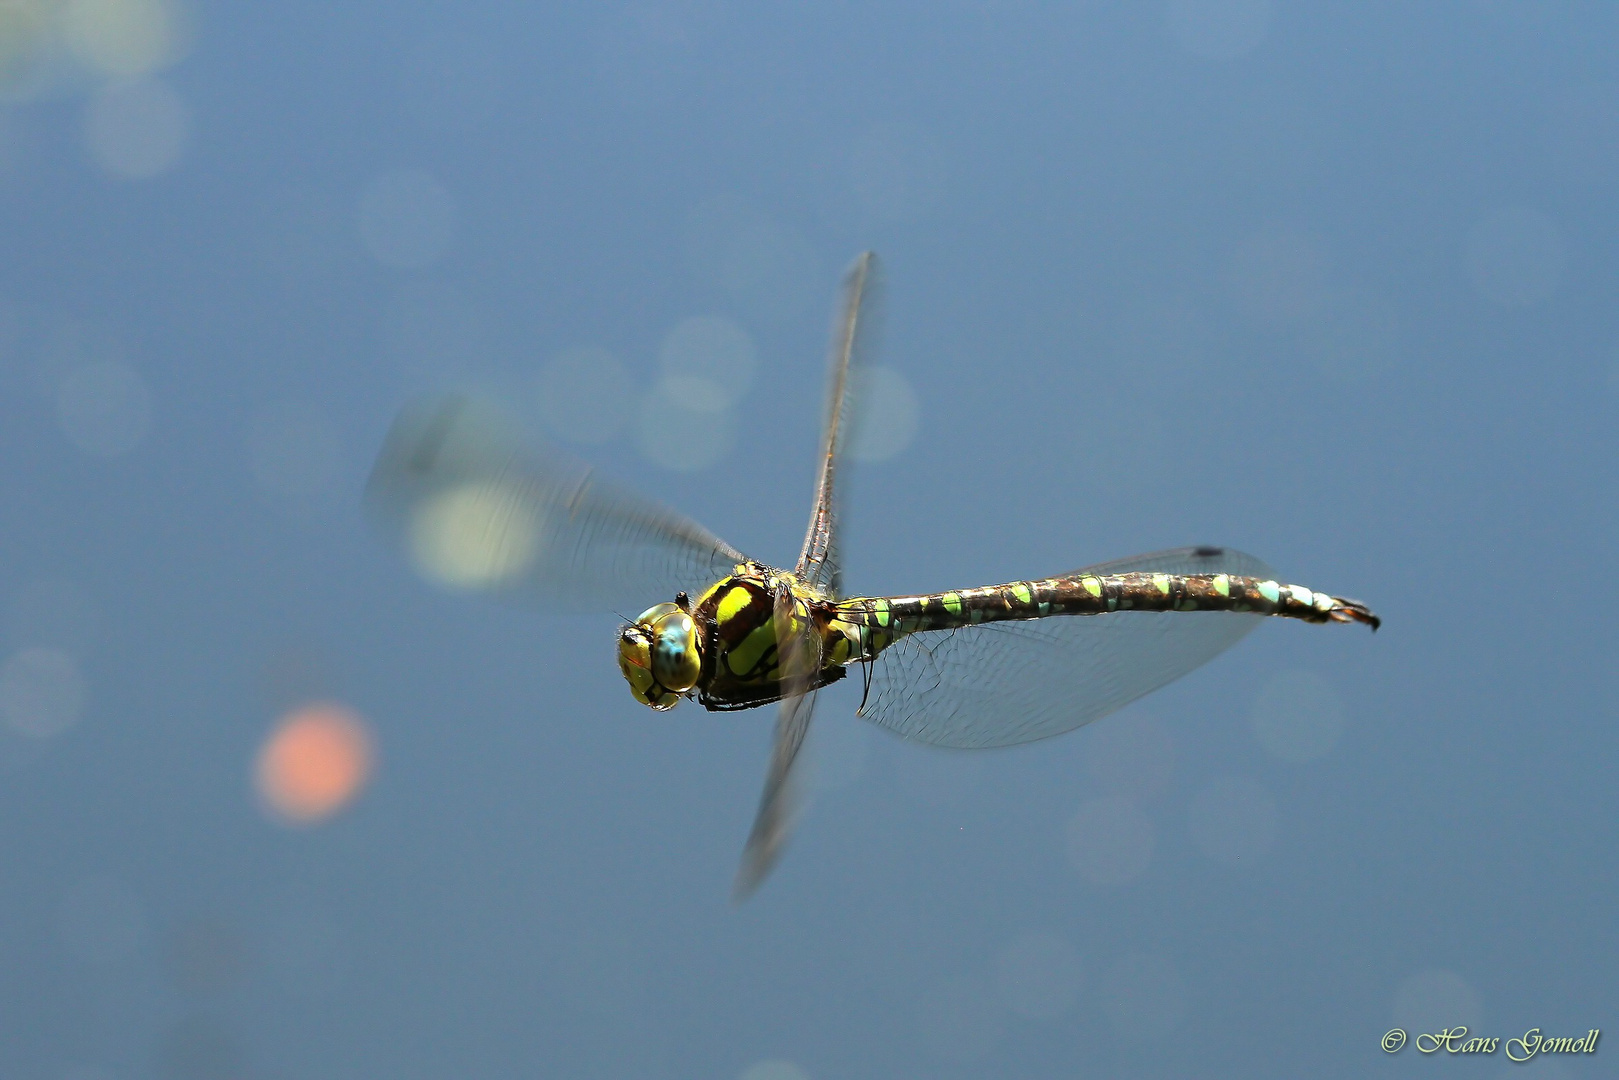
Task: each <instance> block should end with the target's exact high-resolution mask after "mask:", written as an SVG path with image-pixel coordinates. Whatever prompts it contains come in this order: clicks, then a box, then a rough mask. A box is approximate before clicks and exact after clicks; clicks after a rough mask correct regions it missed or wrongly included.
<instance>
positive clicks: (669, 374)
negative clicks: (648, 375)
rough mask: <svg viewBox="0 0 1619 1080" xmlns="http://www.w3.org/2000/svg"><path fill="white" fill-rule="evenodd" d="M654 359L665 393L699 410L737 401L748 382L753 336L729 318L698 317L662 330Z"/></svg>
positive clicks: (755, 363)
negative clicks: (660, 373)
mask: <svg viewBox="0 0 1619 1080" xmlns="http://www.w3.org/2000/svg"><path fill="white" fill-rule="evenodd" d="M658 364H659V366H660V367H661V368H662V370H663V385H664V387H665V388H666V390H667V392H668V394H669V397H670V398H671V399H672V400H674V401H675V402H676V403H678V404H680V405H684V406H686V407H687V408H689V409H694V410H697V411H699V412H717V411H719V410H720V409H727V408H730V407H731V406H732V405H735V404H736V403H737V402H738V401H740V400H741V399H742V397H743V395H745V394H746V393H747V392H748V390H749V388H750V387H752V385H753V374H754V369H755V368H756V367H757V366H758V360H757V356H756V353H755V349H754V346H753V337H752V336H751V335H750V334H749V333H748V332H747V331H746V330H744V329H742V327H740V326H738V325H737V324H736V323H734V322H732V321H731V320H730V319H722V318H717V317H713V316H698V317H696V318H691V319H686V320H685V321H683V322H681V323H680V324H679V325H678V326H676V327H675V328H674V329H673V330H670V331H669V332H668V333H667V334H665V335H664V338H663V343H662V344H661V345H659V346H658Z"/></svg>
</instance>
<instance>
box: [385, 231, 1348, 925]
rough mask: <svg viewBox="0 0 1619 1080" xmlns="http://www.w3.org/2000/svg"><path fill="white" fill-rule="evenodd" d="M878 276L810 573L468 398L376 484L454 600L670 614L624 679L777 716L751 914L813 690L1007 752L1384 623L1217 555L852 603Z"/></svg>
mask: <svg viewBox="0 0 1619 1080" xmlns="http://www.w3.org/2000/svg"><path fill="white" fill-rule="evenodd" d="M876 270H877V265H876V260H875V258H874V257H873V256H872V255H871V254H870V253H867V254H864V255H862V256H860V257H859V258H858V259H857V260H856V261H855V262H854V264H853V265H852V266H851V268H850V269H849V271H848V273H847V276H846V277H845V280H844V286H843V293H842V300H841V304H840V305H839V309H838V314H837V320H836V323H835V325H834V331H833V340H832V348H831V362H830V369H831V373H830V379H829V383H830V388H829V393H828V404H827V411H826V419H825V426H824V429H823V435H822V439H821V444H820V455H819V458H818V459H817V469H818V478H817V482H816V486H815V499H814V503H813V506H812V508H811V512H810V520H809V528H808V530H807V533H806V535H805V537H804V545H803V548H802V550H801V551H800V552H799V556H798V560H797V562H795V563H794V564H793V567H792V569H791V570H784V569H778V568H776V567H772V566H770V565H767V564H765V563H762V562H759V561H757V560H754V559H751V558H749V557H747V556H746V555H744V554H743V553H742V552H740V551H738V550H737V549H736V548H734V547H732V546H731V545H729V544H727V543H725V541H723V540H721V539H720V538H719V537H717V536H715V535H714V534H713V533H711V532H709V531H708V530H707V529H705V528H703V527H702V526H701V525H698V524H696V523H695V522H693V521H691V520H689V519H687V518H685V517H682V516H680V515H678V514H675V513H673V512H671V511H669V510H667V509H664V508H663V507H661V506H659V505H657V504H656V503H653V502H651V501H649V500H647V499H644V498H642V497H641V496H639V495H637V494H635V493H634V492H632V491H629V490H627V489H625V488H621V487H618V486H617V485H615V484H613V483H611V482H610V481H607V480H605V479H604V478H602V477H600V476H599V475H597V473H596V472H595V471H594V470H592V469H590V468H588V467H586V466H584V465H582V464H580V463H578V462H576V461H574V460H573V459H571V458H569V457H567V456H566V455H564V454H561V453H560V452H557V451H554V450H542V449H539V448H538V447H536V446H535V445H533V444H531V443H529V442H528V441H527V440H525V439H524V438H523V436H522V434H521V433H520V432H519V431H518V430H517V429H516V428H515V426H514V425H513V424H512V423H511V422H510V421H509V420H507V419H506V418H505V417H504V416H503V415H502V414H500V413H498V412H497V411H496V410H494V409H493V408H491V407H489V406H487V405H484V404H482V403H479V402H477V401H475V400H471V399H468V398H464V397H455V396H447V397H441V398H438V399H433V400H429V401H424V402H421V403H419V404H418V405H416V406H413V407H411V408H407V409H406V410H405V411H404V412H403V413H401V415H400V417H399V418H398V419H397V420H396V421H395V423H394V425H393V428H392V429H391V431H390V432H389V434H388V437H387V439H386V442H385V444H384V446H383V449H382V452H381V454H380V455H379V458H378V460H377V464H376V467H375V469H374V470H373V472H372V476H371V479H370V482H369V485H368V488H367V502H368V505H369V508H370V510H371V513H372V516H373V517H374V518H375V519H376V520H377V521H378V522H379V523H380V524H381V525H382V527H383V529H384V530H385V531H386V532H387V533H388V534H390V536H392V537H393V538H394V540H395V541H396V542H397V544H398V545H399V546H400V547H402V548H403V549H404V550H405V551H406V552H408V553H409V554H411V555H412V556H413V557H414V558H415V559H416V560H417V561H418V563H419V564H421V565H423V566H426V567H431V568H434V569H435V572H436V575H437V576H438V577H440V578H441V579H445V578H447V579H448V580H449V581H451V582H452V583H453V584H458V585H463V586H470V587H475V588H479V589H483V590H487V591H491V592H496V593H512V594H522V595H527V596H528V597H530V598H532V599H535V600H537V601H539V602H540V603H542V604H543V605H546V606H548V607H549V608H551V609H553V610H567V609H575V610H577V609H587V610H596V611H609V610H615V609H617V610H624V609H626V608H627V609H628V610H634V609H635V607H638V606H640V604H644V603H646V602H648V601H649V600H654V599H655V600H657V602H656V603H654V604H653V605H652V606H651V607H648V608H647V609H646V610H645V611H643V612H642V613H641V614H640V615H639V616H638V617H636V618H635V619H634V620H633V621H632V622H629V623H627V624H625V625H623V626H622V627H621V628H620V630H619V634H618V663H619V668H620V670H621V671H622V673H623V675H624V678H625V680H626V681H627V682H628V683H629V687H630V692H631V693H632V694H633V695H634V696H635V699H636V700H637V701H639V702H640V703H641V704H643V705H647V706H649V707H651V708H652V709H654V710H657V711H660V712H661V711H664V710H667V709H671V708H673V707H674V706H675V705H676V704H678V703H679V702H680V701H681V699H682V698H685V699H689V700H693V701H695V702H697V703H698V704H699V705H702V706H703V707H704V708H706V709H710V710H716V711H731V710H738V709H751V708H755V707H757V706H761V705H769V704H775V705H776V706H777V710H776V723H775V740H774V745H773V748H772V750H771V754H770V760H769V763H768V766H767V770H766V775H765V783H764V791H763V794H762V795H761V797H760V802H759V807H758V811H757V814H756V816H755V819H754V823H753V828H752V831H751V833H750V834H749V836H748V839H747V842H746V845H745V847H744V849H743V855H742V863H741V867H740V869H739V870H738V873H737V878H736V896H737V898H738V899H741V898H743V897H746V896H747V895H748V894H749V893H751V892H752V891H753V890H754V889H755V888H756V887H757V886H758V885H759V883H760V882H761V881H762V880H763V879H764V877H765V876H766V875H767V874H768V873H769V871H770V869H771V867H772V866H773V865H774V864H775V861H776V859H777V857H778V855H779V854H780V852H781V848H782V844H783V843H784V841H785V840H786V838H787V835H788V833H789V832H790V829H791V822H792V818H793V809H794V806H795V796H794V783H793V780H794V768H793V767H794V763H795V761H796V760H797V759H798V756H799V751H800V749H801V748H802V746H803V744H804V737H805V733H806V732H807V730H808V728H809V723H810V717H811V714H812V713H813V712H814V708H815V699H816V692H817V691H818V690H819V689H820V688H822V687H824V686H827V685H829V684H831V683H834V682H837V681H839V680H841V679H843V678H845V677H849V676H854V677H857V678H858V679H859V680H860V681H861V684H862V694H861V704H860V707H859V712H858V715H860V716H861V717H863V718H864V719H866V720H868V721H870V722H872V723H874V724H877V725H879V726H881V727H884V728H887V729H889V730H890V731H892V732H895V733H896V734H898V735H900V736H903V737H904V738H907V739H915V740H918V741H920V742H925V743H932V744H935V745H939V746H950V747H990V746H1008V745H1012V744H1015V743H1024V742H1031V741H1033V740H1036V739H1044V738H1049V737H1050V736H1053V735H1058V734H1061V733H1063V732H1066V731H1070V730H1072V729H1074V728H1077V727H1079V726H1081V725H1082V724H1087V723H1090V722H1091V721H1093V720H1096V719H1098V718H1100V717H1103V716H1106V715H1107V714H1109V713H1111V712H1114V711H1115V710H1117V709H1119V708H1122V707H1123V706H1124V705H1126V704H1128V703H1130V702H1131V701H1134V700H1135V699H1137V698H1139V697H1141V696H1142V695H1144V694H1147V693H1150V692H1151V691H1153V690H1155V689H1157V688H1158V687H1161V686H1163V685H1164V684H1166V683H1168V682H1171V681H1172V680H1174V679H1177V678H1179V677H1180V676H1182V675H1185V674H1186V673H1187V672H1189V671H1191V670H1193V669H1194V668H1196V667H1198V666H1200V665H1202V664H1204V663H1206V662H1207V661H1209V660H1211V659H1212V658H1214V657H1215V656H1216V655H1218V654H1219V653H1221V652H1223V651H1224V650H1226V649H1228V648H1230V647H1231V646H1232V645H1234V644H1235V643H1236V642H1237V641H1238V640H1239V639H1241V638H1242V637H1243V636H1244V635H1245V634H1247V633H1248V632H1249V631H1250V630H1251V629H1253V627H1254V626H1255V625H1256V624H1257V623H1258V621H1259V619H1260V618H1262V617H1264V616H1280V617H1282V618H1289V619H1298V620H1302V621H1304V622H1312V623H1329V622H1340V623H1365V624H1367V625H1369V626H1370V627H1371V628H1372V629H1373V630H1376V629H1377V627H1378V625H1379V620H1378V617H1377V616H1376V615H1374V614H1373V613H1372V612H1371V611H1370V610H1369V609H1368V608H1367V607H1366V606H1365V605H1364V604H1362V603H1360V602H1359V601H1356V600H1347V599H1344V598H1342V597H1338V596H1334V595H1331V594H1329V593H1324V592H1319V591H1317V590H1315V589H1311V588H1306V587H1304V586H1302V585H1292V584H1287V583H1285V582H1282V581H1279V580H1278V579H1277V578H1276V577H1275V576H1274V575H1273V574H1272V572H1271V571H1270V570H1269V569H1268V568H1267V567H1266V566H1265V565H1264V564H1263V563H1262V562H1260V561H1259V560H1258V559H1256V558H1254V557H1253V556H1251V555H1245V554H1243V553H1241V552H1238V551H1233V550H1232V549H1230V548H1224V547H1213V546H1201V547H1186V548H1177V549H1173V550H1168V551H1158V552H1153V553H1150V554H1146V555H1135V556H1131V557H1129V558H1125V559H1117V560H1114V561H1111V562H1104V563H1098V564H1095V565H1093V566H1087V567H1084V568H1083V569H1079V570H1072V571H1068V572H1066V573H1060V574H1054V575H1050V576H1047V577H1041V578H1030V579H1027V580H1023V581H1010V582H1005V583H1002V584H998V585H986V586H980V587H977V588H968V589H956V590H951V591H948V592H938V593H927V594H920V595H911V596H855V597H846V596H844V595H843V575H842V563H841V559H840V555H839V545H838V538H839V537H838V521H839V514H838V505H839V500H838V482H837V481H838V478H839V473H840V470H842V469H843V468H844V449H845V445H846V443H847V442H848V440H849V433H850V430H851V428H852V427H854V426H855V419H854V411H855V409H856V408H857V406H858V404H859V403H858V401H857V400H856V398H857V395H856V393H855V390H856V388H857V387H858V385H859V384H860V382H861V378H860V372H861V370H862V368H863V366H864V364H865V363H866V359H867V354H868V353H869V351H870V349H869V345H868V343H869V341H870V338H871V333H870V323H871V312H872V310H873V307H874V294H875V293H876V291H877V273H876ZM860 419H861V420H862V421H864V422H870V423H880V422H881V417H861V418H860ZM669 437H671V438H678V437H679V433H678V431H672V432H671V433H670V436H669Z"/></svg>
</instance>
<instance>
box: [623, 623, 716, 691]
mask: <svg viewBox="0 0 1619 1080" xmlns="http://www.w3.org/2000/svg"><path fill="white" fill-rule="evenodd" d="M682 599H684V596H682ZM618 667H619V670H620V671H622V672H623V673H624V679H625V681H626V682H628V683H629V684H630V692H631V693H632V694H634V695H635V700H636V701H639V702H640V703H641V704H643V705H649V706H651V707H652V708H654V709H656V710H658V711H659V712H662V711H663V710H665V709H672V708H674V707H675V705H676V704H678V703H679V701H680V696H681V695H682V694H684V693H686V692H687V691H688V690H690V689H691V688H692V687H694V686H696V685H697V678H698V675H699V674H700V673H701V671H702V652H701V650H700V649H699V647H698V644H697V624H696V622H694V621H693V620H692V617H691V614H690V613H689V612H688V611H687V610H686V609H685V608H684V607H683V606H681V605H679V604H655V605H653V606H652V607H649V608H647V609H646V610H645V611H643V612H641V614H640V616H639V617H638V618H637V619H636V620H635V621H634V622H633V623H631V624H630V625H628V626H626V627H625V628H624V629H623V630H622V631H620V633H619V636H618Z"/></svg>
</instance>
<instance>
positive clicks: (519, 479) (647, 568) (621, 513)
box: [366, 397, 743, 614]
mask: <svg viewBox="0 0 1619 1080" xmlns="http://www.w3.org/2000/svg"><path fill="white" fill-rule="evenodd" d="M366 504H367V509H368V511H369V512H370V515H371V517H372V518H373V519H374V520H375V521H376V522H377V523H378V525H379V526H380V527H381V528H382V530H383V531H384V532H385V533H387V535H388V536H389V537H390V538H391V539H392V540H393V541H394V542H395V543H396V544H397V546H398V547H399V548H400V549H401V550H403V551H404V553H405V554H406V555H407V556H408V557H409V558H410V559H411V561H412V562H413V563H414V564H415V566H416V567H417V569H418V570H420V571H421V572H422V573H423V575H424V576H426V577H428V578H430V579H432V580H434V581H436V582H438V583H440V584H444V585H448V586H451V587H456V588H463V589H475V590H483V591H488V592H492V593H499V594H508V595H512V596H517V597H524V598H528V599H531V600H535V601H538V602H540V603H542V604H544V605H546V606H548V607H551V608H553V609H556V610H584V611H608V610H618V611H621V612H628V613H630V614H633V613H634V612H635V611H639V610H640V609H641V608H644V607H646V606H647V605H649V604H652V603H655V602H657V601H661V600H670V599H673V598H674V595H675V593H676V592H677V591H680V590H685V591H687V592H693V593H695V592H696V591H698V590H701V589H703V588H705V587H707V586H708V585H710V584H712V583H713V582H714V581H715V580H716V579H718V578H720V577H721V576H723V575H724V574H727V573H729V572H730V570H731V568H732V567H733V566H734V565H735V564H736V562H737V561H739V560H740V559H741V558H742V557H743V556H742V554H741V553H740V552H738V551H737V550H736V549H735V548H733V547H731V546H730V545H729V544H727V543H725V542H724V541H723V540H721V539H719V538H718V537H717V536H715V535H714V534H712V533H710V532H709V531H708V530H707V529H704V528H703V527H702V526H700V525H698V524H696V523H695V522H692V521H689V520H687V519H686V518H683V517H681V516H679V515H678V514H674V513H671V512H670V511H668V510H665V509H663V508H662V507H659V506H657V505H655V504H653V503H651V502H649V501H647V500H645V499H642V498H640V497H639V496H637V495H635V494H633V493H631V492H629V491H626V490H623V489H621V488H619V487H617V486H615V485H613V484H610V483H608V482H607V481H605V480H603V479H602V478H601V477H600V476H598V475H597V474H596V473H595V472H594V471H593V470H591V469H590V468H589V467H587V466H585V465H584V464H582V463H580V462H578V461H576V460H574V459H573V458H571V457H569V456H567V455H565V454H563V453H561V452H560V451H556V450H550V449H540V448H539V447H537V446H535V445H532V444H529V443H527V442H526V441H525V440H524V439H523V438H522V437H521V435H520V433H519V431H518V428H517V425H516V424H515V423H514V422H513V421H512V419H511V418H510V417H508V416H507V415H506V414H504V413H503V412H501V411H500V410H499V409H498V408H496V407H494V406H491V405H488V404H485V403H482V402H477V401H473V400H470V399H468V398H464V397H441V398H437V399H432V400H428V401H423V402H420V403H418V404H416V405H414V406H411V407H409V408H407V409H405V410H404V411H403V412H402V413H401V414H400V415H399V418H398V419H397V420H395V421H394V425H393V428H392V429H391V430H390V431H389V433H388V437H387V440H386V442H385V443H384V445H383V448H382V453H381V454H380V455H379V456H378V458H377V463H376V467H375V468H374V469H373V470H372V473H371V480H370V483H369V484H368V486H367V488H366Z"/></svg>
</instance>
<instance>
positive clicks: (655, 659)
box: [651, 608, 702, 694]
mask: <svg viewBox="0 0 1619 1080" xmlns="http://www.w3.org/2000/svg"><path fill="white" fill-rule="evenodd" d="M651 630H652V677H653V678H654V679H656V680H658V682H659V683H660V684H662V686H663V687H664V688H665V689H667V690H669V691H671V692H673V693H676V694H684V693H685V692H686V691H687V690H690V689H691V688H692V687H694V686H696V685H697V676H698V674H699V672H700V671H701V670H702V657H701V656H700V655H699V654H698V651H697V624H696V623H695V622H693V621H692V617H691V616H690V615H687V614H686V613H685V612H684V611H681V610H680V609H678V608H676V609H675V610H673V611H669V612H665V613H664V614H662V615H660V616H658V618H657V619H656V620H655V621H654V622H653V623H652V627H651Z"/></svg>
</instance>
